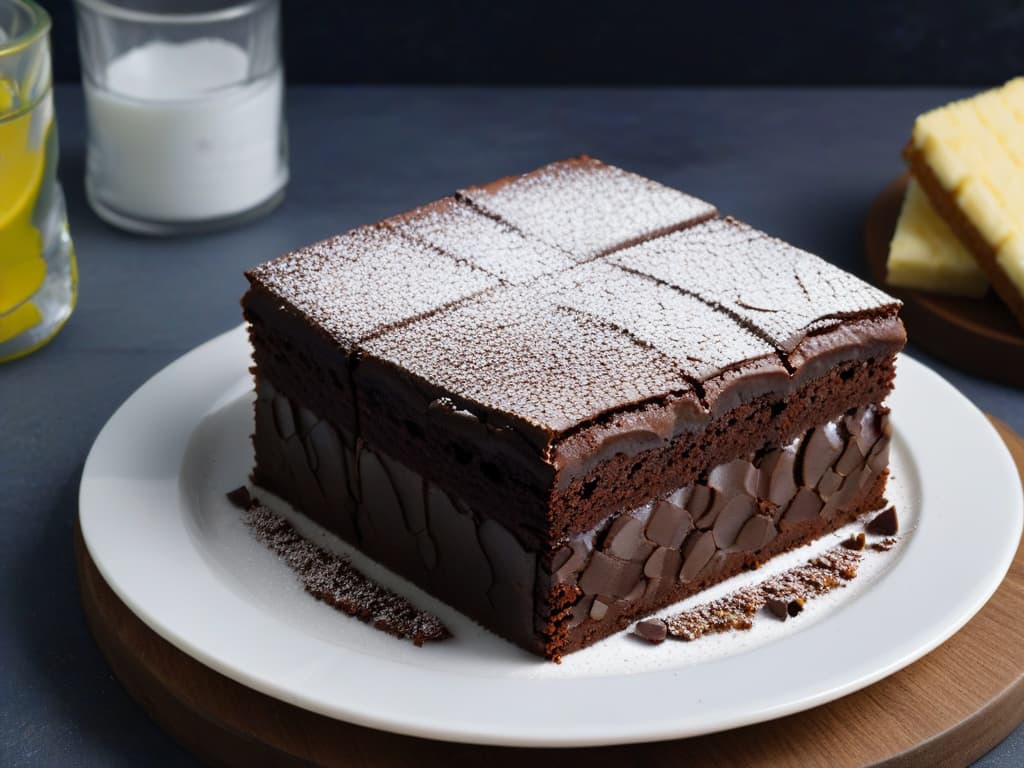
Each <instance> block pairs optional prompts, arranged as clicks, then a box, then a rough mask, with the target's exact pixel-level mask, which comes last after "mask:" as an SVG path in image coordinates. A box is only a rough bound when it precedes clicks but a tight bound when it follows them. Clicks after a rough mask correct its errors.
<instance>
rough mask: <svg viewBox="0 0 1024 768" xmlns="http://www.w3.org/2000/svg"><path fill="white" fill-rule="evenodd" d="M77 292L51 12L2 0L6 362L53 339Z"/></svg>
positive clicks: (0, 215) (1, 251)
mask: <svg viewBox="0 0 1024 768" xmlns="http://www.w3.org/2000/svg"><path fill="white" fill-rule="evenodd" d="M77 294H78V274H77V271H76V268H75V252H74V249H73V247H72V245H71V238H70V237H69V236H68V226H67V216H66V213H65V209H64V194H63V192H62V190H61V188H60V184H58V182H57V124H56V122H55V120H54V113H53V89H52V80H51V69H50V17H49V16H48V15H47V13H46V11H44V10H43V9H42V8H40V7H39V6H38V5H36V4H35V3H34V2H32V0H0V362H3V361H5V360H12V359H14V358H16V357H21V356H22V355H26V354H28V353H29V352H32V351H33V350H35V349H38V348H39V347H41V346H43V345H44V344H45V343H46V342H47V341H49V340H50V339H51V338H53V336H54V334H56V333H57V331H59V330H60V329H61V326H63V325H64V323H65V322H66V321H67V319H68V317H69V316H70V315H71V310H72V309H73V308H74V306H75V299H76V297H77Z"/></svg>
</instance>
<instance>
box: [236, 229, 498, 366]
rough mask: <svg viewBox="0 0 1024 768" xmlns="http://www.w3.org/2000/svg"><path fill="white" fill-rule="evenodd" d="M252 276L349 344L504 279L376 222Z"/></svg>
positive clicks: (287, 257) (342, 343)
mask: <svg viewBox="0 0 1024 768" xmlns="http://www.w3.org/2000/svg"><path fill="white" fill-rule="evenodd" d="M246 277H247V278H248V279H249V282H250V283H251V284H252V286H253V287H254V288H257V289H261V290H263V291H265V292H266V293H268V294H270V295H271V297H273V298H274V299H275V300H277V301H279V302H282V303H283V304H284V305H285V306H286V308H287V309H288V310H290V311H292V312H294V313H296V314H298V315H299V316H300V317H302V318H303V319H304V320H305V321H306V322H307V323H308V324H309V325H310V326H312V327H313V328H316V329H318V330H319V331H321V332H323V333H326V334H327V335H328V336H329V337H330V338H331V340H332V341H334V342H335V343H337V344H338V345H340V346H341V348H342V349H344V350H345V351H351V350H353V349H354V348H355V345H356V343H357V342H358V341H359V340H360V339H363V338H366V337H368V336H371V335H372V334H374V333H379V332H380V331H381V330H383V329H385V328H387V327H389V326H390V325H393V324H395V323H400V322H403V321H408V320H411V319H413V318H416V317H419V316H420V315H424V314H429V313H431V312H436V311H437V310H438V309H440V308H442V307H444V306H446V305H448V304H450V303H452V302H455V301H458V300H460V299H465V298H466V297H468V296H473V295H475V294H477V293H480V292H481V291H485V290H487V289H488V288H493V287H494V286H497V285H498V284H499V280H498V279H497V278H496V277H494V276H492V275H489V274H488V273H486V272H484V271H483V270H481V269H478V268H477V267H475V266H473V265H472V264H469V263H466V262H464V261H457V260H456V259H455V258H454V257H452V256H451V255H449V254H446V253H442V252H440V251H438V250H436V249H434V248H431V247H429V246H427V245H424V244H422V243H418V242H416V241H413V240H410V239H408V238H405V237H403V236H401V235H400V234H398V233H397V232H394V231H392V230H389V229H387V228H384V227H374V226H370V227H360V228H359V229H354V230H352V231H351V232H348V233H346V234H344V235H338V236H336V237H332V238H329V239H327V240H324V241H322V242H319V243H315V244H313V245H309V246H306V247H305V248H300V249H298V250H297V251H292V252H291V253H287V254H285V255H284V256H280V257H278V258H276V259H274V260H272V261H268V262H266V263H264V264H261V265H260V266H258V267H256V268H255V269H253V270H251V271H249V272H247V273H246ZM243 303H244V302H243Z"/></svg>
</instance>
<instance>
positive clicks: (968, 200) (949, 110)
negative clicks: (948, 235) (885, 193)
mask: <svg viewBox="0 0 1024 768" xmlns="http://www.w3.org/2000/svg"><path fill="white" fill-rule="evenodd" d="M904 154H905V156H906V158H907V160H908V162H909V163H910V167H911V170H912V171H913V173H914V176H915V178H916V179H917V181H918V183H919V184H920V185H921V188H922V190H923V191H924V192H925V194H926V195H927V197H928V200H929V201H930V202H931V203H932V205H933V206H934V208H935V210H936V211H937V212H938V214H939V215H940V216H941V217H942V218H943V219H944V220H945V221H946V222H947V223H948V224H949V226H950V229H952V230H953V232H954V233H955V234H956V235H957V237H958V238H959V239H960V241H961V242H962V243H963V244H964V245H965V246H966V247H967V248H968V249H969V250H970V252H971V254H972V255H973V256H974V258H975V260H976V261H977V263H978V266H980V267H981V269H982V270H983V271H984V272H985V274H986V276H987V277H988V279H989V282H991V284H992V287H993V288H994V289H995V290H996V292H997V293H998V294H999V296H1000V297H1002V299H1003V300H1004V301H1005V302H1006V303H1007V305H1009V307H1010V309H1011V311H1013V313H1014V315H1016V317H1017V319H1018V320H1019V321H1020V323H1021V324H1022V325H1024V78H1017V79H1014V80H1011V81H1010V82H1008V83H1007V84H1006V85H1004V86H1002V87H1001V88H995V89H992V90H990V91H985V92H984V93H981V94H978V95H977V96H974V97H972V98H969V99H964V100H962V101H955V102H953V103H951V104H947V105H946V106H944V107H940V108H938V109H934V110H932V111H931V112H927V113H925V114H924V115H921V116H920V117H919V118H917V121H916V122H915V123H914V132H913V136H912V138H911V141H910V144H909V145H908V146H907V148H906V149H905V150H904Z"/></svg>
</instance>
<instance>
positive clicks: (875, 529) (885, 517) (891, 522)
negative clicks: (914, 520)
mask: <svg viewBox="0 0 1024 768" xmlns="http://www.w3.org/2000/svg"><path fill="white" fill-rule="evenodd" d="M864 527H865V528H866V529H867V531H868V533H873V534H875V535H876V536H893V535H895V534H896V532H897V531H899V529H900V522H899V520H898V519H897V517H896V507H889V508H888V509H884V510H882V511H881V512H879V513H878V514H877V515H875V517H874V518H873V519H872V520H871V522H869V523H868V524H867V525H866V526H864Z"/></svg>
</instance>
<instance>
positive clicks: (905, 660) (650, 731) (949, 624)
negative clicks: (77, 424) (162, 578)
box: [79, 324, 1024, 747]
mask: <svg viewBox="0 0 1024 768" xmlns="http://www.w3.org/2000/svg"><path fill="white" fill-rule="evenodd" d="M244 328H245V326H244V324H243V325H239V326H237V327H235V328H233V329H231V330H229V331H227V332H225V333H222V334H220V335H219V336H216V337H214V338H212V339H210V340H209V341H207V342H205V343H203V344H201V345H199V346H198V347H196V348H194V349H193V350H191V351H190V352H188V353H186V354H185V355H182V356H181V357H179V358H177V359H176V360H175V361H173V362H172V363H170V364H169V365H168V366H166V367H165V368H163V369H162V370H161V371H159V372H158V373H156V374H155V375H154V376H152V377H151V378H150V379H149V380H148V381H147V382H146V383H144V384H143V385H142V386H141V387H139V388H138V389H137V390H136V391H135V392H134V393H133V394H132V395H131V396H130V397H129V398H128V399H127V400H126V401H125V402H124V403H123V404H122V405H121V406H120V407H119V408H118V409H117V411H115V413H114V414H113V415H112V416H111V417H110V419H109V420H108V421H107V423H106V424H105V425H104V427H103V429H102V430H101V431H100V433H99V434H98V436H97V438H96V440H95V442H94V444H93V446H92V448H91V450H90V452H89V456H88V458H87V459H86V463H85V467H84V468H83V473H82V481H81V485H80V493H79V506H80V515H79V516H80V524H81V528H82V536H83V542H84V544H85V546H86V547H87V549H88V551H89V553H90V556H91V557H92V558H93V561H94V562H95V564H96V567H97V569H98V570H99V572H100V574H101V576H102V577H103V578H104V580H105V581H106V583H107V584H108V586H109V587H110V588H111V590H112V591H113V592H114V593H115V594H116V595H117V596H118V598H119V599H121V600H122V601H123V602H124V603H125V605H126V606H127V607H128V608H129V610H131V611H132V613H134V614H135V615H136V616H138V617H139V618H140V620H142V621H143V622H144V623H145V624H146V625H147V626H149V627H150V628H151V629H152V630H153V631H155V632H156V633H157V634H158V635H160V636H161V637H163V638H164V639H165V640H167V641H168V642H170V643H171V644H172V645H174V646H175V647H177V648H178V649H179V650H182V651H183V652H185V653H187V654H188V655H190V656H192V657H193V658H196V659H197V660H198V661H200V662H201V663H203V664H204V665H206V666H208V667H210V668H212V669H214V670H215V671H217V672H220V673H221V674H225V675H226V676H227V677H229V678H231V679H233V680H236V681H237V682H239V683H242V684H243V685H246V686H248V687H250V688H253V689H255V690H258V691H260V692H261V693H264V694H267V695H270V696H272V697H274V698H278V699H281V700H283V701H286V702H288V703H290V704H294V705H296V706H299V707H302V708H304V709H308V710H311V711H314V712H318V713H320V714H324V715H326V716H328V717H333V718H336V719H341V720H344V721H347V722H351V723H355V724H357V725H363V726H368V727H373V728H377V729H382V730H387V731H392V732H395V733H402V734H407V735H412V736H420V737H426V738H434V739H441V740H447V741H461V742H468V743H477V744H492V745H505V746H537V747H551V746H565V747H570V746H599V745H611V744H624V743H638V742H643V741H657V740H663V739H669V738H683V737H687V736H696V735H699V734H702V733H709V732H714V731H719V730H726V729H729V728H733V727H738V726H742V725H748V724H751V723H754V722H760V721H764V720H769V719H774V718H776V717H781V716H784V715H787V714H792V713H794V712H798V711H802V710H805V709H809V708H811V707H814V706H817V705H820V704H823V703H826V702H828V701H831V700H834V699H836V698H839V697H841V696H844V695H846V694H848V693H851V692H853V691H855V690H858V689H860V688H863V687H866V686H867V685H870V684H871V683H873V682H875V681H877V680H879V679H881V678H883V677H886V676H888V675H889V674H892V673H893V672H895V671H897V670H899V669H901V668H903V667H905V666H907V665H908V664H910V663H912V662H913V661H915V660H916V659H918V658H920V657H921V656H923V655H925V654H926V653H927V652H929V651H930V650H932V649H934V648H935V647H937V646H938V645H940V644H941V643H942V642H944V641H945V640H947V639H948V638H949V637H951V636H952V635H953V634H955V632H956V631H958V630H959V629H960V628H961V627H962V626H963V625H964V624H966V623H967V621H969V620H970V618H971V617H973V616H974V614H975V613H977V611H978V610H980V609H981V607H982V606H983V605H984V604H985V603H986V602H987V601H988V599H989V598H990V597H991V596H992V594H993V593H994V592H995V590H996V589H997V588H998V586H999V584H1000V583H1001V582H1002V580H1003V578H1004V577H1005V574H1006V571H1007V570H1008V568H1009V566H1010V564H1011V562H1012V559H1013V556H1014V553H1015V551H1016V548H1017V543H1018V541H1019V539H1020V534H1021V528H1022V525H1024V497H1022V496H1021V494H1020V490H1019V479H1018V476H1017V473H1016V471H1015V469H1014V466H1013V463H1012V458H1011V457H1010V454H1009V451H1008V449H1007V448H1006V447H1005V445H1004V444H1003V442H1002V440H1001V439H1000V438H999V437H998V434H997V433H996V431H995V429H994V427H992V426H991V424H990V423H989V422H988V420H987V419H986V418H985V417H984V415H983V414H982V412H981V411H980V410H978V409H977V408H976V407H975V406H974V405H973V404H972V403H970V401H968V400H967V399H966V398H965V397H964V396H963V395H962V394H960V393H959V392H958V391H957V390H956V389H955V388H954V387H953V386H952V385H951V384H949V383H948V382H946V381H945V380H944V379H942V378H941V376H939V375H938V374H937V373H935V372H934V371H932V370H931V369H929V368H927V366H924V365H923V364H921V363H919V362H917V361H915V360H913V358H911V357H909V356H907V355H905V354H903V355H901V358H900V361H901V364H902V362H903V361H910V362H909V367H911V368H915V369H916V371H917V373H915V374H914V375H915V376H916V375H917V374H923V375H925V376H926V377H931V384H930V386H937V387H939V389H940V390H941V391H942V392H943V396H945V397H951V398H952V399H953V401H954V402H957V403H958V406H959V407H961V410H962V411H963V412H964V413H970V414H971V416H970V418H971V419H972V420H974V422H975V423H976V425H977V426H978V427H979V429H981V430H982V432H983V434H985V435H986V439H988V440H989V442H990V445H989V447H994V448H996V453H997V454H998V458H994V457H990V458H994V460H995V463H996V464H998V463H1000V462H1001V463H1002V464H1003V465H1004V466H1003V470H1004V472H1006V473H1007V476H1008V477H1012V482H1014V483H1017V484H1018V489H1017V492H1016V497H1015V499H1012V500H1010V501H1009V502H1008V512H1007V517H1008V519H1009V518H1010V517H1012V518H1013V519H1012V521H1011V525H1010V526H1009V530H1007V531H1006V532H1005V533H1007V534H1009V533H1011V532H1012V531H1015V532H1016V533H1015V535H1012V536H1011V535H1006V536H1004V537H1003V539H1002V541H1003V542H1004V543H1005V545H1004V546H1003V547H1001V549H1000V551H999V552H997V553H995V555H996V556H995V557H993V558H990V563H991V567H990V568H989V571H988V572H987V574H986V577H987V578H985V579H984V580H983V585H982V586H981V588H980V589H979V588H976V589H974V591H973V595H972V600H971V601H970V605H969V606H967V607H964V608H963V609H962V610H961V612H960V615H958V616H957V618H956V620H955V621H952V620H947V621H946V623H945V624H944V626H943V628H942V630H941V631H940V632H936V633H934V634H933V635H932V637H931V638H930V639H929V641H928V642H924V643H918V644H916V645H915V646H914V647H913V648H903V649H902V650H901V651H900V652H899V653H897V654H893V655H891V657H890V658H889V659H888V661H887V662H886V663H884V664H879V665H876V667H875V669H874V670H872V671H871V672H870V673H867V674H861V675H859V676H858V677H856V678H853V679H848V680H847V681H846V682H845V684H840V685H833V686H832V687H830V688H828V690H818V691H816V692H812V693H811V694H808V695H803V696H799V697H796V698H791V699H790V700H788V701H783V702H780V701H777V700H776V701H775V702H774V703H773V704H770V705H767V706H761V707H760V708H754V709H753V710H750V709H748V710H747V711H745V712H744V713H743V714H742V715H738V716H736V715H734V716H731V717H730V716H728V715H725V714H720V715H719V716H718V718H717V720H716V721H715V723H714V727H707V721H706V720H705V723H704V725H703V726H701V725H691V726H689V727H688V726H687V724H686V723H681V722H680V721H679V720H678V719H677V717H671V716H665V715H664V713H663V716H661V717H653V716H646V717H643V718H642V720H643V727H636V726H635V725H634V727H631V728H619V729H618V730H608V729H607V728H603V729H602V730H600V732H595V731H594V730H591V731H589V732H587V731H586V729H585V728H584V729H583V730H581V729H580V728H579V727H578V726H577V727H576V728H575V729H574V730H570V731H569V732H564V726H563V727H562V728H559V729H558V730H552V729H549V730H547V731H545V732H543V733H541V734H538V733H536V732H531V730H530V729H529V728H523V727H518V728H517V727H513V726H510V725H509V724H507V723H506V724H503V726H504V727H500V728H495V727H494V724H493V723H492V724H487V723H484V724H481V723H472V722H468V723H467V722H452V721H450V720H447V719H442V718H439V717H436V716H435V717H429V716H423V715H422V713H421V716H419V717H414V716H413V717H410V715H409V713H408V712H405V713H402V715H395V714H394V713H384V712H381V711H375V712H367V711H366V710H365V707H361V706H360V705H359V702H358V701H357V702H354V703H352V702H350V703H349V706H348V707H340V708H339V707H337V706H334V707H332V708H327V709H325V708H324V707H323V703H322V702H319V703H318V702H317V701H312V700H310V698H309V697H308V696H303V695H301V693H298V692H297V691H296V690H295V688H294V685H295V683H294V681H293V683H292V685H291V686H284V687H281V685H280V684H278V685H274V684H272V683H268V681H267V680H266V679H265V678H263V677H260V676H258V675H254V674H252V673H251V671H249V670H245V669H240V668H238V666H237V664H236V665H232V663H231V662H230V660H227V661H226V660H225V659H224V658H223V654H222V653H221V654H220V655H218V654H217V653H211V652H210V650H209V648H201V647H197V646H196V645H195V644H193V643H192V642H190V641H189V640H188V638H186V637H183V636H182V635H181V634H180V630H179V629H176V628H174V627H171V626H168V625H167V624H166V621H165V619H166V616H163V617H161V616H160V615H157V614H154V613H152V612H151V609H150V607H148V606H146V605H141V604H140V603H139V601H138V600H137V599H136V597H137V596H136V594H135V592H133V588H134V589H136V591H137V588H138V584H135V585H133V584H129V583H123V573H124V569H125V568H126V567H128V568H129V571H130V570H131V569H130V564H129V565H128V566H126V564H125V562H123V559H124V557H123V556H120V555H117V554H114V555H112V554H111V552H110V542H109V541H104V540H103V536H104V534H103V532H102V530H98V529H96V528H95V525H96V524H97V523H95V521H93V525H90V521H91V517H90V515H91V514H93V515H94V514H95V510H96V509H97V506H96V505H97V504H98V502H99V500H100V499H102V497H103V494H102V491H104V490H109V488H107V487H106V485H109V483H104V482H101V481H103V480H109V479H110V478H106V477H105V476H103V475H102V474H100V472H101V470H102V469H103V461H104V452H105V451H107V450H108V449H109V448H110V447H111V446H110V444H111V443H112V442H113V443H114V446H113V447H116V442H117V441H116V438H118V436H119V435H118V430H120V429H123V428H124V426H125V423H128V424H130V423H131V421H130V419H131V418H132V417H133V416H134V415H135V414H134V412H135V411H136V410H137V409H139V408H140V407H142V406H144V405H146V402H145V401H146V398H147V397H148V396H151V395H153V394H154V393H155V392H156V391H158V390H159V389H160V388H161V386H166V384H167V383H168V382H169V381H170V380H172V379H173V378H174V377H175V376H176V375H178V374H180V373H181V372H184V371H187V370H188V369H189V368H190V367H191V366H194V365H196V364H197V363H198V362H200V361H203V360H204V359H205V358H206V357H210V358H212V361H213V362H214V363H220V364H221V365H223V366H224V368H223V369H222V370H219V371H218V370H217V369H216V368H215V369H214V371H213V373H219V374H220V375H221V377H222V378H225V379H227V380H228V381H233V380H237V379H238V377H239V375H240V373H241V372H240V371H238V370H235V369H231V368H230V365H229V364H228V363H229V360H230V359H231V357H232V355H230V354H228V355H224V354H223V350H221V349H220V347H231V346H233V345H238V344H242V346H243V347H244V348H245V349H246V352H248V346H247V342H245V335H244ZM235 351H236V352H237V350H235ZM235 359H236V362H237V357H236V358H235ZM211 376H212V373H211ZM202 383H204V382H203V381H202V377H200V381H199V382H196V381H192V382H187V384H190V385H191V386H188V385H185V386H181V387H180V392H178V393H176V394H177V395H180V398H184V399H185V404H186V405H187V402H188V399H187V398H188V396H189V395H190V394H193V392H194V390H195V388H196V385H197V384H202ZM205 383H206V385H207V388H215V386H214V385H215V380H208V381H206V382H205ZM200 390H202V388H201V387H200ZM180 398H179V399H180ZM215 402H216V398H214V399H213V400H206V401H205V402H203V403H202V404H201V405H202V408H200V409H199V412H197V413H195V414H194V415H195V417H196V418H197V419H198V421H197V422H196V424H193V425H191V426H189V425H187V424H181V423H178V424H175V425H172V429H173V428H175V427H176V428H178V430H179V431H178V432H175V434H174V436H175V437H177V438H178V439H179V440H180V439H184V441H185V443H187V440H188V436H189V435H190V434H191V432H192V427H194V426H197V425H198V423H201V421H202V418H203V417H204V416H205V414H206V413H207V412H208V410H209V409H211V408H212V406H213V405H214V404H215ZM178 405H179V406H180V405H181V404H180V403H178ZM161 415H164V416H166V414H161ZM152 417H153V418H157V416H156V415H153V416H152ZM126 420H127V422H126ZM185 427H189V428H188V429H186V428H185ZM182 458H183V457H182ZM179 469H180V467H179ZM115 479H116V478H115ZM164 479H165V480H170V481H171V482H172V483H173V481H174V479H175V477H174V476H173V475H172V476H170V477H169V478H164ZM921 479H922V483H923V482H924V478H923V477H922V478H921ZM115 485H116V483H115ZM179 490H180V489H179ZM97 493H99V494H100V496H99V498H97V496H96V494H97ZM179 501H180V499H179ZM108 503H109V502H108ZM119 557H121V559H120V560H119ZM129 559H130V558H129ZM156 610H157V611H159V610H160V608H159V606H158V607H157V609H156ZM823 623H824V624H826V625H827V623H828V622H827V621H825V622H823ZM811 629H813V628H809V629H808V630H805V632H803V633H800V634H797V635H794V637H800V636H801V635H806V634H807V633H808V632H810V631H811ZM788 640H789V638H787V641H788ZM803 642H805V643H806V642H807V641H806V638H805V640H804V641H803ZM790 645H792V643H790ZM897 645H899V644H898V643H897ZM221 650H223V649H221ZM731 658H736V657H730V658H726V659H719V660H715V661H712V662H708V664H709V665H718V664H723V663H724V664H728V663H729V662H730V659H731ZM404 669H406V670H407V669H408V668H407V667H405V668H404ZM415 669H417V674H418V675H421V676H423V678H426V679H427V680H429V679H430V678H432V677H433V678H447V677H449V676H448V675H445V674H443V673H441V672H440V671H438V670H429V669H423V668H418V667H417V668H415ZM289 672H291V673H294V672H295V669H294V668H292V669H290V670H289ZM666 674H669V676H671V674H670V673H666V672H665V671H654V672H644V673H638V674H636V675H632V676H625V677H613V678H589V679H588V678H575V679H572V680H564V681H538V680H512V681H509V680H503V679H500V678H491V679H490V680H491V685H492V686H494V685H498V686H503V687H504V688H505V689H506V690H505V691H504V692H505V693H506V694H508V693H509V690H508V689H509V688H510V687H523V685H524V684H525V685H528V686H535V687H537V688H538V689H540V688H545V687H547V686H549V685H551V684H552V683H555V684H559V685H562V686H570V687H572V686H578V687H579V688H580V689H581V690H586V689H588V688H591V687H593V686H594V685H595V684H598V685H599V684H601V683H602V682H603V681H607V680H609V679H611V680H620V679H627V680H629V679H632V680H641V681H643V680H644V679H646V678H652V677H653V678H657V677H664V676H665V675H666ZM300 681H301V678H300ZM441 681H442V680H437V682H441ZM444 682H445V684H446V685H449V686H450V685H451V681H450V680H444ZM455 687H456V688H458V687H459V686H455ZM519 693H520V694H521V692H519Z"/></svg>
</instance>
